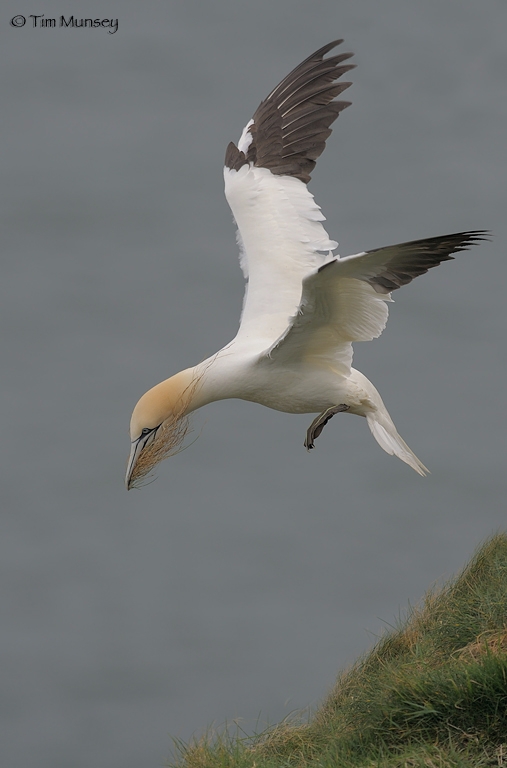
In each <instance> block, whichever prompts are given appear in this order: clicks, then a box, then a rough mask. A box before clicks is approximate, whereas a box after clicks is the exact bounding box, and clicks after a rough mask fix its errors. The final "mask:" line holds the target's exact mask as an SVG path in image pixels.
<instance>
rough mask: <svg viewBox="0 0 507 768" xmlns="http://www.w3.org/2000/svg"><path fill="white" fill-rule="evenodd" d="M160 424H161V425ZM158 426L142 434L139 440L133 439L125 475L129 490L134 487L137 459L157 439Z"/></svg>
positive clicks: (126, 485)
mask: <svg viewBox="0 0 507 768" xmlns="http://www.w3.org/2000/svg"><path fill="white" fill-rule="evenodd" d="M159 426H160V425H159ZM157 430H158V427H155V428H154V429H152V430H151V431H150V432H148V434H147V435H141V437H138V438H137V440H133V441H132V444H131V447H130V456H129V460H128V464H127V474H126V475H125V487H126V488H127V491H130V489H131V487H132V474H133V472H134V468H135V466H136V463H137V460H138V459H139V456H140V455H141V452H142V451H143V449H144V448H145V447H146V446H147V445H148V444H149V443H151V442H152V440H154V439H155V435H156V433H157Z"/></svg>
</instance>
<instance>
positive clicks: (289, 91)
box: [225, 40, 355, 184]
mask: <svg viewBox="0 0 507 768" xmlns="http://www.w3.org/2000/svg"><path fill="white" fill-rule="evenodd" d="M342 42H343V40H334V41H333V42H332V43H328V44H327V45H324V46H323V47H322V48H319V50H318V51H315V53H312V54H311V56H309V57H308V58H307V59H305V60H304V61H303V62H301V64H299V65H298V66H297V67H295V68H294V69H293V70H292V72H290V73H289V74H288V75H287V77H284V79H283V80H282V81H281V82H280V83H279V84H278V85H277V86H276V88H274V89H273V90H272V91H271V93H270V94H269V96H268V97H267V98H266V99H265V100H264V101H262V102H261V103H260V105H259V107H258V108H257V110H256V111H255V113H254V116H253V121H252V123H251V125H250V126H249V127H248V132H249V134H250V136H251V137H252V141H251V142H250V144H249V146H248V149H247V150H246V152H242V151H241V150H240V149H238V147H236V145H235V144H234V143H233V142H231V143H230V144H229V146H228V147H227V151H226V155H225V165H226V166H227V168H230V169H231V170H235V171H238V170H239V169H240V168H241V167H242V166H243V165H245V164H246V163H250V164H251V165H254V166H256V167H258V168H268V169H269V170H270V171H271V173H274V174H276V175H279V176H293V177H294V178H296V179H300V180H301V181H303V182H304V183H305V184H306V183H308V181H310V174H311V172H312V171H313V169H314V167H315V163H316V160H317V158H318V157H319V156H320V155H321V154H322V152H323V151H324V149H325V146H326V140H327V138H328V137H329V135H330V134H331V125H332V123H333V122H334V121H335V120H336V118H337V117H338V115H339V113H340V112H341V111H342V110H343V109H345V108H346V107H348V106H350V102H349V101H335V99H336V97H337V96H338V95H339V94H340V93H342V92H343V91H344V90H345V89H346V88H349V86H350V85H351V83H349V82H340V83H337V82H336V81H337V80H338V79H339V78H340V77H342V75H344V74H345V73H346V72H348V71H349V70H350V69H353V67H354V66H355V65H354V64H344V63H343V62H345V61H347V59H349V58H350V57H351V56H352V55H353V54H352V53H348V52H346V53H341V54H337V55H334V56H329V57H328V58H327V59H326V58H324V57H325V55H326V53H329V51H331V50H332V49H333V48H335V47H336V46H337V45H340V44H341V43H342ZM295 133H296V135H294V134H295Z"/></svg>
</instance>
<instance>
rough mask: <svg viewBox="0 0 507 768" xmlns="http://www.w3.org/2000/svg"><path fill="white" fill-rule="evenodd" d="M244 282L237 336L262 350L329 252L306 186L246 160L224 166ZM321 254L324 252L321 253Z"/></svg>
mask: <svg viewBox="0 0 507 768" xmlns="http://www.w3.org/2000/svg"><path fill="white" fill-rule="evenodd" d="M224 179H225V195H226V197H227V201H228V203H229V205H230V207H231V210H232V213H233V215H234V219H235V221H236V224H237V226H238V243H239V245H240V260H241V265H242V268H243V271H244V273H245V276H246V277H248V285H247V289H246V294H245V303H244V307H243V314H242V317H241V325H240V329H239V331H238V335H237V337H236V339H237V341H242V342H244V343H247V344H248V345H249V347H250V348H251V350H252V351H255V350H257V351H258V352H262V351H263V350H265V349H266V348H267V347H269V346H271V345H272V344H273V343H274V342H275V341H276V340H277V339H278V338H279V337H280V336H281V334H282V333H283V332H284V331H285V330H286V329H287V325H288V324H289V322H290V318H291V317H292V316H293V315H294V313H295V312H296V311H297V308H298V306H299V304H300V301H301V291H302V281H303V279H304V278H305V277H306V276H308V275H309V274H310V273H311V272H313V271H314V270H315V268H316V267H319V266H321V265H322V264H323V263H324V262H325V261H328V260H329V258H330V257H331V256H332V254H331V253H330V251H331V250H332V249H334V248H336V247H337V245H338V243H336V242H335V241H334V240H330V239H329V235H328V234H327V232H326V230H325V229H324V227H323V226H322V223H321V222H322V221H325V217H324V216H323V214H322V212H321V210H320V208H319V206H318V205H317V204H316V203H315V201H314V199H313V195H312V194H311V193H310V192H309V191H308V189H307V187H306V185H305V184H304V183H303V182H302V181H300V180H299V179H296V178H294V177H291V176H281V175H275V174H273V173H271V171H270V170H268V169H267V168H259V167H255V166H252V165H250V164H248V163H247V164H245V165H243V166H242V167H241V168H240V169H239V171H236V170H231V169H229V168H225V169H224ZM324 254H325V255H324Z"/></svg>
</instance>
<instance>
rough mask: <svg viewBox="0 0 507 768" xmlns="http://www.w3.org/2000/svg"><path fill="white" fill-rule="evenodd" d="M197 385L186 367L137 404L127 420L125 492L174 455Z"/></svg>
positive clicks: (186, 430) (183, 436)
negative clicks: (128, 426)
mask: <svg viewBox="0 0 507 768" xmlns="http://www.w3.org/2000/svg"><path fill="white" fill-rule="evenodd" d="M197 383H198V379H197V380H196V379H195V377H194V376H193V372H192V369H190V368H189V369H187V370H186V371H181V372H180V373H177V374H176V375H175V376H171V378H170V379H166V381H162V382H161V383H160V384H157V386H156V387H153V388H152V389H150V390H149V391H148V392H146V393H145V394H144V395H143V396H142V397H141V399H140V400H139V402H138V403H137V405H136V407H135V408H134V411H133V413H132V418H131V420H130V440H131V449H130V457H129V461H128V466H127V474H126V477H125V485H126V486H127V490H130V489H131V488H135V487H136V486H137V485H138V484H139V482H140V481H141V480H142V479H143V478H144V477H146V475H147V474H149V472H151V470H152V469H153V467H155V465H156V464H158V463H159V462H160V461H162V459H165V458H167V457H168V456H172V455H173V454H175V453H177V452H178V449H179V447H180V446H181V444H182V442H183V440H184V439H185V435H186V434H187V432H188V429H189V420H188V414H189V413H190V411H192V410H193V409H192V407H191V401H192V397H193V395H194V393H195V388H196V385H197Z"/></svg>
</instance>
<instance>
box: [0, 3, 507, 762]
mask: <svg viewBox="0 0 507 768" xmlns="http://www.w3.org/2000/svg"><path fill="white" fill-rule="evenodd" d="M74 10H75V9H74V7H73V6H72V7H70V6H69V7H65V6H62V5H61V4H59V3H55V2H52V0H46V3H45V4H44V6H43V8H41V9H40V10H37V13H42V11H44V14H45V18H56V19H57V20H58V19H59V17H60V15H61V14H62V13H63V14H64V15H65V16H66V17H67V18H68V16H70V15H71V14H72V13H73V12H74ZM31 12H32V13H33V8H31V7H27V6H23V4H22V3H21V4H20V3H19V2H16V3H14V2H11V0H8V2H6V3H4V5H3V8H2V14H1V18H0V43H1V54H0V55H1V56H2V58H3V62H2V67H1V70H0V71H1V73H2V75H1V77H2V98H3V110H2V153H1V164H2V180H3V183H2V185H1V194H2V205H1V207H0V210H1V212H2V216H3V219H4V220H3V223H2V233H3V247H2V276H3V279H2V281H1V287H0V290H1V291H2V300H1V302H0V311H1V312H2V315H3V317H2V324H1V327H2V329H3V332H2V345H3V348H2V352H1V354H2V360H3V367H2V371H3V384H2V393H3V411H2V413H3V416H2V420H3V435H4V439H3V440H2V461H1V463H0V466H1V469H2V472H3V478H2V489H3V498H4V504H3V516H2V535H1V536H0V567H1V569H2V576H3V577H2V587H1V589H0V595H1V601H2V605H1V611H2V616H3V621H2V629H1V632H2V635H1V650H2V658H3V669H4V672H3V686H2V692H1V694H0V695H1V697H2V702H1V703H2V711H3V712H4V717H3V724H2V728H3V729H5V731H4V732H3V733H0V743H2V745H3V746H2V748H3V750H4V752H5V756H4V759H3V762H4V764H5V765H9V766H18V765H20V766H21V765H27V764H28V763H29V762H33V759H34V756H36V761H37V766H38V768H60V766H61V767H62V768H67V766H69V765H72V766H73V768H89V766H90V765H93V766H94V768H106V767H107V768H120V766H121V768H138V766H139V765H143V766H150V765H153V766H158V765H160V764H161V763H162V761H163V759H164V757H165V756H166V755H167V754H168V753H169V750H170V735H173V736H179V737H183V738H188V737H189V736H190V734H191V733H192V732H194V731H197V732H199V731H201V730H202V729H204V728H205V727H206V726H207V725H208V724H210V723H212V722H214V723H215V724H220V723H222V722H224V721H225V720H229V721H231V720H232V719H233V718H236V717H241V718H244V722H245V723H246V725H245V727H246V728H247V730H248V729H252V728H253V727H254V726H255V721H256V720H257V718H258V717H259V716H260V717H259V720H260V723H263V722H265V721H271V722H274V721H277V720H279V719H281V718H282V717H284V716H285V715H286V714H287V713H288V712H290V711H291V710H293V709H296V708H300V707H304V706H306V705H309V704H312V705H314V706H315V705H316V704H318V702H319V700H320V699H321V698H322V697H323V696H324V695H325V694H326V692H327V691H328V690H329V688H330V687H331V685H332V684H333V681H334V678H335V675H336V672H337V671H338V670H339V669H340V668H341V667H342V666H344V665H346V664H349V663H350V662H351V661H353V659H354V658H355V657H356V656H357V655H358V654H360V653H361V652H363V651H364V650H365V649H367V648H368V646H369V645H370V644H371V642H372V639H373V637H372V635H375V634H378V633H380V632H381V631H382V627H383V626H384V625H385V622H387V623H391V622H393V621H394V620H395V617H396V616H397V615H398V614H399V612H400V610H401V611H402V610H404V608H405V607H406V606H407V604H408V602H409V601H411V602H412V603H413V602H415V601H417V600H418V598H419V597H420V596H421V594H422V593H423V592H424V591H425V590H426V589H427V588H428V587H429V586H430V584H432V583H433V582H434V581H435V580H436V579H438V578H440V577H442V576H444V577H448V576H450V575H451V574H452V572H453V571H455V570H457V569H459V568H460V567H461V566H462V565H463V564H464V562H465V561H466V559H467V558H468V557H469V556H470V554H471V553H472V551H473V550H474V548H475V547H476V546H477V545H478V544H479V542H480V541H481V540H483V539H484V538H485V537H487V536H488V535H489V534H491V533H492V532H493V531H495V530H497V529H504V528H505V525H506V521H505V494H506V490H507V489H506V472H505V456H506V448H507V446H506V438H505V376H506V372H507V371H506V368H507V366H506V357H505V348H504V338H505V320H504V303H505V285H506V277H507V269H506V262H505V253H504V243H505V242H506V240H507V231H506V230H507V225H506V216H505V211H506V192H507V190H506V181H505V180H506V178H507V174H506V169H505V136H506V129H507V125H506V122H507V121H506V118H507V98H506V86H505V83H506V81H507V52H506V49H505V29H506V28H507V7H506V5H505V3H504V2H503V0H496V1H494V0H486V1H485V2H483V3H481V4H478V3H476V2H475V1H474V0H459V2H458V0H439V2H429V1H427V2H425V3H407V2H404V1H403V0H385V1H384V2H383V3H381V4H380V3H378V2H375V1H374V0H365V2H362V3H358V2H355V1H353V0H342V1H341V2H340V3H336V2H335V0H333V1H332V2H331V1H329V2H328V1H327V0H322V1H321V0H316V1H314V2H312V3H308V2H300V1H299V0H298V1H296V0H292V1H291V0H277V2H276V3H273V2H272V0H270V1H269V2H268V0H266V1H264V0H259V1H257V0H249V2H243V0H235V1H234V2H232V1H231V2H227V1H226V0H217V1H216V2H213V3H196V2H192V0H190V1H188V0H187V2H185V3H182V2H180V3H174V2H151V1H150V0H148V2H145V3H143V4H142V5H141V4H136V3H133V2H131V0H122V2H118V1H117V0H111V2H109V3H108V4H107V9H106V10H105V6H104V4H103V3H100V4H99V3H93V2H89V3H87V4H86V14H87V16H90V17H93V18H101V19H102V18H118V31H117V32H116V33H115V34H113V35H110V34H108V30H107V29H76V28H74V29H72V28H62V27H56V28H54V29H51V28H42V27H41V26H38V27H36V28H33V26H32V20H31V19H30V18H29V14H30V13H31ZM19 14H24V15H25V16H26V17H27V24H26V25H25V26H24V27H19V28H15V27H12V26H11V25H10V24H9V20H10V19H11V18H12V17H13V16H15V15H19ZM78 18H81V12H79V13H78ZM336 37H344V38H345V46H344V48H347V49H349V50H352V51H354V52H355V54H356V56H355V63H356V64H357V69H356V70H354V72H353V73H352V79H353V81H354V86H353V87H352V88H351V89H350V90H349V91H347V98H349V97H350V98H351V100H352V101H353V105H352V107H351V108H350V109H348V110H347V111H346V112H344V113H343V114H342V115H341V116H340V118H339V119H338V121H337V123H336V124H335V128H334V131H333V135H332V136H331V138H330V139H329V141H328V144H327V149H326V152H325V153H324V155H323V156H322V157H321V158H320V161H319V163H318V165H317V169H316V172H315V173H314V175H313V180H312V184H311V191H312V192H313V193H314V194H315V195H316V199H317V202H318V203H319V204H320V205H321V206H322V207H323V210H324V213H325V214H326V216H327V219H328V222H327V228H328V231H329V234H330V236H331V237H332V238H335V239H337V240H339V241H340V252H341V253H342V254H347V253H353V252H357V251H359V250H363V249H365V248H372V247H377V246H381V245H387V244H389V243H395V242H399V241H403V240H407V239H413V238H419V237H429V236H432V235H439V234H445V233H447V232H455V231H460V230H465V229H480V228H487V229H491V230H492V231H493V233H494V241H493V243H492V244H485V245H483V246H481V247H480V248H476V249H474V250H473V251H470V252H467V253H463V254H461V255H460V256H459V257H458V258H457V259H456V260H455V261H454V262H452V263H450V264H444V265H443V266H442V267H440V268H438V269H436V270H433V271H432V272H431V273H430V274H428V275H425V276H423V277H421V278H420V279H419V280H417V281H415V282H414V283H413V284H411V285H410V286H408V287H406V288H404V289H403V290H402V291H399V292H398V294H397V295H396V297H395V298H396V304H395V306H393V307H391V319H390V322H389V325H388V328H387V330H386V332H385V334H384V336H383V337H382V338H381V339H380V340H378V341H376V342H374V343H372V344H365V345H357V347H356V356H355V364H356V367H358V368H359V369H360V370H362V371H364V373H365V374H366V375H367V376H368V377H369V378H370V379H371V380H372V381H373V383H374V384H375V386H376V387H377V388H378V389H379V391H380V393H381V394H382V396H383V398H384V401H385V403H386V405H387V407H388V408H389V410H390V413H391V415H392V417H393V419H394V421H395V423H396V425H397V427H398V429H399V431H400V433H401V434H402V436H403V437H404V438H405V439H406V440H407V442H408V443H409V445H410V446H411V448H413V450H414V451H415V452H416V453H417V455H418V456H419V457H420V458H421V460H422V461H423V462H424V463H425V464H426V465H427V466H428V467H429V468H430V470H431V472H432V474H431V475H430V476H429V477H428V478H426V479H422V478H420V477H418V476H417V475H416V473H415V472H413V471H411V470H410V469H409V468H408V467H406V466H405V465H403V464H402V463H401V462H400V461H398V460H395V459H394V458H391V457H388V456H387V455H386V454H384V453H383V452H382V450H381V449H380V448H379V447H378V446H377V445H376V443H375V442H374V440H373V439H372V437H371V435H370V434H369V432H368V429H367V427H366V424H365V423H364V422H363V421H362V420H360V419H357V418H350V417H347V416H343V417H338V416H337V417H336V418H335V419H334V420H333V422H332V423H331V424H330V425H329V426H328V427H327V429H326V430H325V432H324V434H323V436H322V437H321V438H320V440H319V443H318V444H317V447H316V450H315V451H314V452H313V453H312V454H307V453H306V452H305V450H304V448H303V439H304V435H305V431H306V428H307V426H308V425H309V422H310V421H311V418H312V417H308V416H305V417H299V416H289V415H286V414H281V413H277V412H274V411H269V410H267V409H263V408H261V407H260V406H256V405H253V404H250V403H242V402H237V401H231V402H222V403H216V404H214V405H211V406H208V407H207V408H206V409H205V410H203V412H202V413H200V414H197V415H196V418H195V422H194V423H195V435H198V439H197V441H196V442H195V444H194V445H192V446H191V447H190V448H189V449H188V450H187V451H184V452H183V453H181V454H180V455H178V456H177V457H175V458H174V459H172V460H170V461H168V462H166V463H165V464H164V465H162V466H161V467H160V471H159V473H158V474H159V477H158V479H157V481H156V482H155V483H153V484H152V485H150V486H148V487H146V488H144V489H143V490H142V491H139V492H131V493H130V494H127V493H126V491H125V490H124V487H123V474H124V468H125V462H126V457H127V453H128V422H129V419H130V413H131V410H132V407H133V405H134V404H135V402H136V400H137V398H138V397H139V396H140V395H141V394H142V393H143V392H144V391H145V390H146V389H148V388H149V387H150V386H152V385H153V384H155V383H157V382H158V381H160V380H161V379H164V378H166V377H167V376H169V375H171V374H172V373H174V372H176V371H178V370H180V369H181V368H185V367H187V366H189V365H193V364H195V363H196V362H198V361H199V360H200V359H202V358H203V357H206V356H208V355H209V354H211V353H212V352H214V351H215V350H217V349H219V348H220V347H221V346H223V344H225V343H226V342H227V341H229V339H230V338H231V337H232V336H233V335H234V334H235V332H236V329H237V324H238V319H239V312H240V308H241V301H242V295H243V280H242V275H241V272H240V269H239V267H238V265H237V255H236V245H235V236H234V228H233V225H232V221H231V215H230V212H229V210H228V208H227V204H226V202H225V199H224V197H223V192H222V176H221V173H222V163H223V157H224V152H225V147H226V146H227V144H228V142H229V141H230V140H234V141H236V140H237V139H238V138H239V135H240V132H241V130H242V128H243V126H244V124H245V123H246V122H247V121H248V120H249V119H250V117H251V114H252V112H253V111H254V110H255V108H256V107H257V105H258V103H259V101H260V100H261V99H262V98H264V97H265V96H266V95H267V94H268V93H269V91H270V90H271V89H272V88H273V87H274V86H275V85H276V83H277V82H278V81H279V80H280V79H281V78H282V77H284V76H285V75H286V74H287V73H288V71H289V70H290V69H291V68H292V67H293V66H295V65H296V64H297V63H298V62H299V61H301V60H302V59H303V58H305V57H306V56H307V55H309V54H310V53H311V52H312V51H313V50H314V49H316V48H318V47H320V46H321V45H324V44H325V43H326V42H328V41H329V40H331V39H334V38H336Z"/></svg>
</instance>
